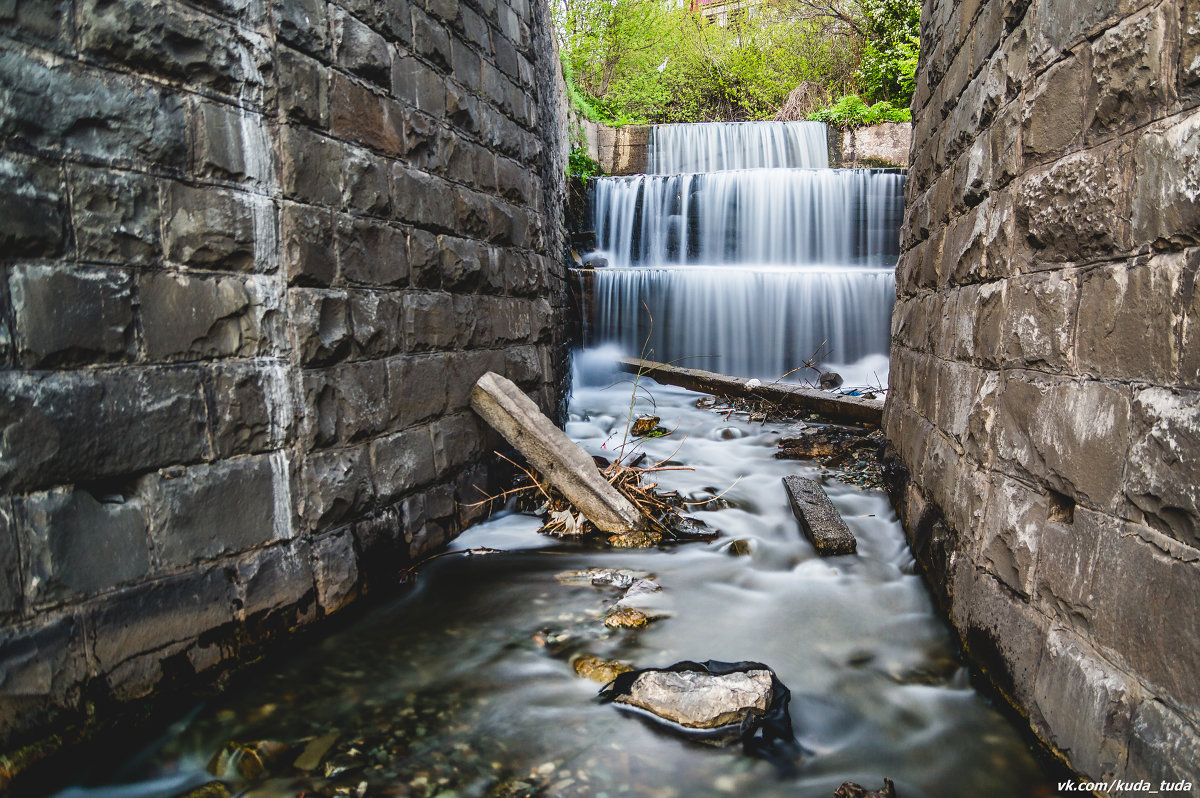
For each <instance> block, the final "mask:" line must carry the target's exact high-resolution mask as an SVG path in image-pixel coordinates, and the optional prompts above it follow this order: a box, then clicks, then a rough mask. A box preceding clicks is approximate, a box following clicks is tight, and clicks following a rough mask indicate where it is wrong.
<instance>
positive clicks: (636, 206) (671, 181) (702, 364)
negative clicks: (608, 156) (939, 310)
mask: <svg viewBox="0 0 1200 798" xmlns="http://www.w3.org/2000/svg"><path fill="white" fill-rule="evenodd" d="M825 138H826V137H825V126H824V125H822V124H819V123H735V124H728V125H726V124H708V125H663V126H659V127H656V128H654V129H653V130H652V133H651V140H650V150H651V156H650V168H652V169H654V170H656V171H658V172H663V171H667V170H669V169H671V168H674V167H688V166H693V167H694V166H703V167H707V168H709V171H699V172H684V173H679V174H644V175H634V176H630V177H616V178H600V179H598V180H596V181H595V182H594V185H593V191H592V222H593V230H594V231H595V233H596V241H597V249H598V257H600V258H603V259H604V260H605V261H606V262H607V263H608V264H609V265H608V266H607V267H604V268H599V269H596V270H595V272H594V274H593V276H592V277H591V279H592V280H593V285H592V296H593V305H592V312H591V316H590V320H589V321H590V326H589V330H588V341H587V342H588V343H589V344H591V345H598V344H617V345H618V346H619V347H620V348H621V349H623V350H624V351H625V352H627V353H630V354H632V353H639V352H641V351H643V348H645V350H646V352H647V357H653V359H656V360H671V361H675V360H684V359H686V360H688V361H689V362H687V363H686V364H687V365H690V366H693V367H696V368H707V369H711V370H714V371H721V372H724V373H729V374H737V375H740V376H748V377H760V378H770V379H775V378H778V377H780V376H781V375H783V374H785V373H787V372H790V371H792V370H794V369H795V368H796V367H797V366H799V365H801V364H802V363H804V362H805V360H807V359H808V358H809V357H810V356H811V355H812V354H813V353H814V352H816V351H817V350H818V349H821V351H822V352H823V353H824V355H825V356H826V357H827V358H828V362H829V363H831V364H833V363H836V364H838V365H839V366H840V367H842V368H847V367H849V370H850V371H851V372H852V373H853V374H854V375H855V376H858V377H860V378H861V377H867V376H871V375H873V374H875V373H876V372H879V373H882V372H886V367H885V366H884V365H883V360H884V358H886V355H887V351H888V326H889V319H890V316H891V307H892V302H893V300H894V293H895V291H894V268H895V264H896V260H897V257H898V255H899V251H898V250H899V234H898V231H899V226H900V222H901V217H902V215H903V186H904V175H903V174H902V173H900V172H898V171H885V170H868V169H830V168H829V167H828V157H827V149H826V143H825ZM864 363H865V364H868V365H869V366H870V368H869V369H867V370H864V368H863V367H862V364H864ZM854 364H858V367H857V368H856V367H855V365H854ZM807 376H810V377H811V376H812V375H811V374H808V375H807ZM872 382H873V380H872Z"/></svg>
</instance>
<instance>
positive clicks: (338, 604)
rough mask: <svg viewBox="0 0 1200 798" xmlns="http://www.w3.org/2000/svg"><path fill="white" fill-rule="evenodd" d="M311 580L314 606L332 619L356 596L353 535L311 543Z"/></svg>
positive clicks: (347, 534) (356, 579)
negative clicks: (313, 586)
mask: <svg viewBox="0 0 1200 798" xmlns="http://www.w3.org/2000/svg"><path fill="white" fill-rule="evenodd" d="M312 553H313V576H314V578H315V582H316V587H317V603H318V604H319V605H320V606H321V610H322V611H323V612H324V613H325V614H326V615H332V614H333V613H335V612H337V611H338V610H340V609H342V608H343V607H345V606H346V605H347V604H349V603H350V602H351V601H353V600H354V599H355V598H357V596H358V588H359V585H358V555H357V554H355V551H354V535H352V534H351V533H350V532H337V533H334V534H331V535H325V536H324V537H320V538H317V539H316V540H314V541H313V545H312Z"/></svg>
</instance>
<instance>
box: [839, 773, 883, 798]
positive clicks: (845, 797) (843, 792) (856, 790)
mask: <svg viewBox="0 0 1200 798" xmlns="http://www.w3.org/2000/svg"><path fill="white" fill-rule="evenodd" d="M833 798H896V785H895V784H892V780H891V779H889V778H885V779H884V780H883V788H882V789H879V790H868V789H867V788H866V787H863V786H862V785H860V784H855V783H854V782H852V781H844V782H842V786H841V787H838V788H837V790H836V791H835V792H834V793H833Z"/></svg>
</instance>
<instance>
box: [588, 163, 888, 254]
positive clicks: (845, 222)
mask: <svg viewBox="0 0 1200 798" xmlns="http://www.w3.org/2000/svg"><path fill="white" fill-rule="evenodd" d="M903 184H904V177H903V175H901V174H898V173H896V172H881V171H873V170H866V169H853V170H851V169H748V170H744V171H736V172H713V173H709V174H682V175H634V176H631V177H610V178H602V179H599V180H597V181H596V182H595V184H594V190H593V197H592V205H593V224H594V228H593V229H594V230H595V231H596V243H597V245H598V247H599V249H600V251H601V252H603V253H604V255H605V257H607V258H608V259H609V261H610V262H611V263H612V264H613V265H614V266H684V265H688V264H703V265H707V266H721V265H741V264H746V265H766V264H771V265H802V264H824V265H836V266H850V265H855V266H868V267H874V268H885V267H887V268H890V267H892V266H894V265H895V263H896V258H897V257H898V255H899V241H900V236H899V229H900V221H901V215H902V211H903V201H902V196H903Z"/></svg>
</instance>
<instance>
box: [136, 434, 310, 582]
mask: <svg viewBox="0 0 1200 798" xmlns="http://www.w3.org/2000/svg"><path fill="white" fill-rule="evenodd" d="M289 485H290V475H289V473H288V465H287V458H286V456H285V455H284V454H283V453H282V452H277V453H275V454H266V455H255V456H251V457H235V458H233V459H230V460H221V461H218V462H215V463H211V464H203V465H197V466H192V467H190V468H182V469H176V468H172V469H165V470H161V471H158V472H156V473H154V474H151V475H149V476H147V477H146V478H145V479H144V480H142V481H141V483H140V484H139V486H138V495H139V498H140V499H141V500H142V501H143V502H144V503H145V505H146V506H147V507H149V508H150V517H151V529H150V535H151V541H152V548H153V557H154V562H155V565H156V566H157V567H158V568H160V569H168V570H169V569H175V568H182V567H186V566H189V565H192V564H193V563H195V562H197V561H201V560H209V559H212V558H214V557H218V556H220V555H223V554H232V553H236V552H240V551H245V550H247V549H250V548H254V547H255V546H259V545H262V544H263V543H267V542H269V541H272V540H282V539H285V538H289V537H291V536H292V530H291V517H290V514H291V506H290V495H291V494H290V487H289Z"/></svg>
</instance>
